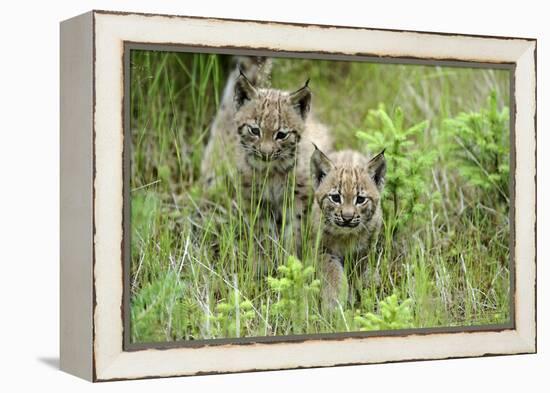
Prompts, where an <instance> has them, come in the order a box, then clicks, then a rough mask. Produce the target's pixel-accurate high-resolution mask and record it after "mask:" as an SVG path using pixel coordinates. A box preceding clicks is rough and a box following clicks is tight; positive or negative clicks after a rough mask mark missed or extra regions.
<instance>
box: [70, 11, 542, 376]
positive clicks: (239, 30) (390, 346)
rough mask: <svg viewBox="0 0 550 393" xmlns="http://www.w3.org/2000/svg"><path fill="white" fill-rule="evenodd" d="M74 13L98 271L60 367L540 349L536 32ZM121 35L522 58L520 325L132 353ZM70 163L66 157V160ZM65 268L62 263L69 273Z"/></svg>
mask: <svg viewBox="0 0 550 393" xmlns="http://www.w3.org/2000/svg"><path fill="white" fill-rule="evenodd" d="M78 18H80V20H82V21H85V23H83V24H85V25H88V22H89V21H90V18H91V22H92V23H90V25H91V26H92V27H91V28H92V31H90V32H89V33H90V35H89V36H86V40H89V39H90V38H91V40H92V45H93V53H92V60H93V61H94V67H93V75H92V78H91V80H92V83H93V86H88V87H89V88H92V94H93V101H94V103H95V107H94V108H93V126H92V128H93V130H89V129H85V130H84V131H83V132H84V133H88V132H90V131H91V132H92V134H90V135H88V138H91V143H92V144H93V146H92V152H91V154H93V156H90V157H87V158H88V159H91V160H92V162H93V164H94V168H95V169H94V172H93V173H92V174H91V175H90V176H92V177H91V178H92V179H93V189H94V194H93V195H94V200H93V223H94V228H95V234H94V235H93V243H92V244H93V249H92V255H93V277H92V276H91V275H90V269H91V266H86V265H84V266H82V268H83V269H88V270H86V271H85V273H86V274H87V275H88V277H89V279H90V280H91V285H93V288H92V289H93V290H92V293H93V295H94V296H93V297H92V294H90V293H88V292H89V291H84V294H83V295H82V297H83V299H82V304H83V305H84V306H83V307H81V309H82V310H81V311H80V313H87V312H90V310H91V312H92V313H93V331H92V327H91V326H89V329H90V331H85V332H83V333H82V334H81V335H78V334H76V335H75V337H74V338H73V341H75V340H77V339H78V338H79V337H80V338H81V339H82V338H83V337H84V339H85V340H86V342H85V343H83V344H91V345H92V348H91V350H92V356H91V357H90V354H89V351H88V352H86V351H84V350H82V351H80V350H78V349H75V348H74V345H76V344H77V343H76V342H73V343H72V344H73V345H71V346H70V347H71V348H70V349H67V347H69V345H66V346H65V352H66V353H65V354H64V353H63V350H62V354H61V356H62V362H61V363H62V367H63V364H64V361H63V358H64V357H66V358H67V359H68V357H69V356H70V359H71V362H73V366H72V367H69V366H66V367H64V368H65V369H67V370H69V371H70V372H73V373H75V374H78V375H80V376H83V377H85V378H87V379H92V380H98V381H99V380H101V381H103V380H112V379H132V378H144V377H154V376H179V375H193V374H198V373H218V372H237V371H246V370H272V369H287V368H295V367H322V366H333V365H341V364H358V363H379V362H388V361H404V360H412V359H440V358H448V357H470V356H483V355H491V354H516V353H532V352H535V351H536V322H535V319H536V315H535V313H536V310H535V296H536V293H535V292H536V291H535V285H536V260H535V259H536V255H535V224H536V213H535V211H536V181H535V174H536V168H535V154H536V132H535V119H536V117H535V116H536V101H535V100H536V98H535V89H536V80H535V79H536V60H535V59H536V41H535V40H532V39H508V38H495V37H476V36H464V35H444V34H437V33H417V32H399V31H384V30H372V29H363V28H346V27H326V26H303V25H292V24H281V23H265V22H254V21H232V20H220V19H207V18H191V17H172V16H159V15H143V14H120V13H109V12H96V11H94V12H91V13H89V14H86V15H84V16H81V17H77V18H76V19H75V20H77V19H78ZM70 22H71V21H68V22H64V23H67V24H68V23H70ZM73 23H75V22H74V20H73ZM67 40H68V41H70V40H71V38H70V37H69V38H67ZM124 42H139V43H155V44H176V45H178V44H184V45H189V46H210V47H235V48H239V47H240V48H262V49H268V50H270V49H273V50H278V51H287V52H292V51H297V52H335V53H341V54H350V55H354V54H368V55H375V56H389V57H398V58H427V59H445V60H459V61H476V62H483V63H495V62H496V63H501V62H508V63H515V64H516V69H515V80H514V84H515V103H516V107H515V141H512V143H513V144H514V146H515V152H516V170H515V174H514V175H515V184H516V190H517V192H516V193H515V233H516V236H515V250H514V251H515V254H514V259H513V260H514V261H515V277H516V280H515V296H514V297H513V299H514V301H515V321H514V322H515V328H513V329H509V330H503V331H498V332H487V331H484V332H463V333H456V332H454V333H433V334H425V335H424V334H423V335H414V334H413V335H408V336H399V337H393V336H386V337H368V338H357V337H354V338H347V339H343V340H338V341H331V340H315V339H312V340H308V341H306V342H302V343H289V342H284V343H270V344H262V343H256V344H251V345H238V344H227V345H221V346H211V347H209V346H204V347H199V348H189V347H186V348H171V349H163V350H155V349H144V350H133V351H127V352H125V351H124V350H123V326H124V323H123V320H122V316H121V306H122V297H123V281H124V280H123V277H122V266H123V263H122V257H123V256H122V251H121V250H122V248H121V244H122V235H123V232H122V229H123V228H122V222H123V173H122V168H123V162H122V159H123V94H124V84H123V66H124V64H123V51H124ZM62 51H63V48H62ZM66 55H67V54H66ZM62 57H63V53H62ZM62 77H63V75H62ZM62 93H63V90H62ZM90 110H92V108H90ZM62 135H63V130H62ZM86 135H87V134H86ZM82 159H86V157H84V158H82ZM63 165H71V163H70V162H69V161H66V162H65V163H63V162H62V167H63ZM62 209H63V206H62ZM62 241H63V240H62ZM62 248H63V244H62ZM75 252H77V251H75ZM87 261H88V259H86V261H85V262H83V263H84V264H86V263H88V262H87ZM62 263H63V261H62ZM73 273H74V272H73ZM68 279H69V278H68V277H63V274H62V277H61V280H62V281H63V280H65V281H66V280H68ZM62 286H63V283H62ZM86 294H88V295H89V296H87V297H86ZM74 296H78V294H77V293H75V295H74ZM94 302H95V306H94ZM69 303H70V304H68V305H65V307H66V310H67V311H66V312H65V315H68V314H70V312H73V314H74V312H77V311H75V310H76V309H77V307H76V306H75V305H74V304H73V303H75V302H69ZM76 303H78V302H76ZM62 306H63V299H62ZM71 307H73V308H74V310H73V309H72V308H71ZM62 313H63V310H62ZM71 315H72V314H71ZM71 321H74V315H73V318H72V319H71V318H65V319H64V318H63V315H62V321H61V322H62V328H63V326H65V327H67V326H70V323H73V322H71ZM65 330H67V329H65ZM62 340H63V335H62ZM68 340H69V339H67V341H68ZM74 362H76V365H75V364H74Z"/></svg>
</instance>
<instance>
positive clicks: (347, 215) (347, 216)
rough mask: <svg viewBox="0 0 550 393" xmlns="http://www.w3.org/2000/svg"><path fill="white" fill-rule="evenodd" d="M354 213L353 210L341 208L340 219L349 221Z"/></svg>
mask: <svg viewBox="0 0 550 393" xmlns="http://www.w3.org/2000/svg"><path fill="white" fill-rule="evenodd" d="M354 215H355V213H354V211H353V210H342V219H343V220H344V221H345V222H350V221H351V220H352V218H353V216H354Z"/></svg>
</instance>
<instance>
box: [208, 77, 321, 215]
mask: <svg viewBox="0 0 550 393" xmlns="http://www.w3.org/2000/svg"><path fill="white" fill-rule="evenodd" d="M261 68H262V67H261V66H257V67H256V70H261ZM247 72H248V71H247V69H243V68H242V67H241V68H240V70H239V72H238V73H237V74H236V75H235V72H234V73H233V74H232V75H230V77H229V81H228V85H227V87H226V89H225V93H224V97H223V99H222V105H221V107H220V110H219V111H218V114H217V116H216V118H215V119H214V123H213V125H212V129H211V136H210V140H209V143H208V145H207V147H206V151H205V157H204V160H203V162H202V168H201V170H202V175H203V178H204V179H205V181H206V182H207V185H209V186H211V185H212V184H215V182H216V180H217V178H220V176H223V175H227V173H221V174H220V171H219V169H218V170H216V168H219V163H220V162H222V161H225V162H226V163H227V164H228V165H226V167H228V168H229V169H228V170H232V169H233V170H235V172H236V173H237V174H238V175H239V176H238V178H240V182H241V186H242V195H243V197H244V198H245V199H250V198H251V195H252V194H253V193H256V195H258V196H259V200H260V201H261V206H262V208H263V209H264V210H267V211H268V212H269V213H270V214H271V215H272V217H273V218H274V219H275V220H276V222H280V220H281V219H282V206H283V198H284V194H285V191H286V190H287V189H288V184H290V181H289V180H292V183H293V184H294V187H295V188H294V196H295V216H296V217H294V218H293V220H294V221H295V219H298V220H299V219H300V218H301V215H302V212H303V208H304V205H305V203H304V202H305V201H306V200H307V197H308V189H309V187H310V184H309V181H310V177H309V157H311V154H312V152H313V145H312V142H314V143H315V144H317V145H318V146H321V147H322V148H324V149H330V147H331V140H330V137H329V134H328V131H327V129H326V128H325V127H324V126H323V125H321V124H320V123H318V122H317V121H315V119H314V117H313V116H312V115H311V113H310V112H311V110H310V109H311V96H312V94H311V90H310V88H309V86H308V83H307V82H306V83H305V85H304V86H302V87H301V88H299V89H298V90H296V91H293V92H287V91H282V90H277V89H272V88H264V87H259V86H256V85H255V84H254V83H253V82H252V81H253V80H256V79H258V78H256V72H259V71H256V72H251V73H250V74H249V75H245V73H247ZM260 82H261V81H256V83H257V84H261V83H260ZM228 97H230V98H231V100H230V101H231V102H229V100H228ZM293 176H295V180H294V178H291V177H293Z"/></svg>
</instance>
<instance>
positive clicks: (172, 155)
mask: <svg viewBox="0 0 550 393" xmlns="http://www.w3.org/2000/svg"><path fill="white" fill-rule="evenodd" d="M129 72H130V74H129V83H130V86H129V94H130V99H129V102H130V108H128V109H129V111H130V113H129V119H130V122H129V124H128V125H127V128H126V131H125V132H126V138H130V143H129V145H130V152H129V155H130V170H129V171H128V179H127V181H128V184H129V186H128V187H129V192H130V210H129V211H130V213H129V217H128V218H129V231H128V233H129V235H130V249H129V251H130V252H129V269H128V273H129V275H130V277H129V283H128V286H129V288H128V292H127V293H128V294H129V311H130V312H129V314H128V318H130V321H129V325H130V331H129V334H130V342H131V343H141V344H143V343H161V342H182V343H185V342H191V341H197V340H212V342H215V340H218V339H228V338H232V339H233V338H235V339H236V338H250V337H252V338H253V337H285V336H286V337H288V336H293V335H318V334H333V333H347V332H361V331H365V332H367V331H368V332H373V331H375V332H384V331H389V330H394V329H417V328H434V327H462V326H484V325H500V324H508V323H509V322H510V320H511V314H512V311H511V301H510V291H511V282H512V277H511V271H510V266H511V263H510V230H511V228H510V219H509V217H510V199H511V198H510V166H511V159H510V157H511V154H510V110H509V108H510V106H511V104H510V77H511V75H510V71H508V70H503V69H491V68H487V67H485V68H479V67H475V68H474V67H468V65H467V64H465V65H462V66H458V65H453V66H428V65H412V64H389V63H373V62H368V61H356V60H354V61H335V60H319V59H301V58H295V57H270V58H266V57H256V56H234V55H223V54H207V53H201V54H199V53H191V52H168V51H153V50H131V51H130V70H129Z"/></svg>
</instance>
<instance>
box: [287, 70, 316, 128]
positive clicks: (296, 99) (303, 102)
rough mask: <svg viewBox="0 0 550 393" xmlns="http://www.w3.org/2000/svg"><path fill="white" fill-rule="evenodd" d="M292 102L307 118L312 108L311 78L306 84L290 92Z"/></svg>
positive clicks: (300, 113) (302, 115) (301, 114)
mask: <svg viewBox="0 0 550 393" xmlns="http://www.w3.org/2000/svg"><path fill="white" fill-rule="evenodd" d="M290 104H291V105H292V107H293V108H294V109H295V110H296V112H298V114H299V115H300V117H301V118H302V119H304V120H305V119H306V117H307V115H308V113H309V110H310V108H311V90H310V89H309V78H308V79H307V81H306V83H304V86H302V87H301V88H299V89H298V90H296V91H295V92H294V93H291V94H290Z"/></svg>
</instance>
